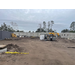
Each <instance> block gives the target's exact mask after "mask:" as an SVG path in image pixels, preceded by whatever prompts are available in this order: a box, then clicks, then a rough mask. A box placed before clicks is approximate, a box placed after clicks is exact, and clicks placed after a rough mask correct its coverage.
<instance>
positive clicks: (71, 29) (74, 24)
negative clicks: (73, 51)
mask: <svg viewBox="0 0 75 75" xmlns="http://www.w3.org/2000/svg"><path fill="white" fill-rule="evenodd" d="M61 32H72V33H75V22H72V23H71V25H70V29H63V30H62V31H61Z"/></svg>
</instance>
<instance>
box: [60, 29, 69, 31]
mask: <svg viewBox="0 0 75 75" xmlns="http://www.w3.org/2000/svg"><path fill="white" fill-rule="evenodd" d="M61 32H69V30H68V29H63V30H62V31H61Z"/></svg>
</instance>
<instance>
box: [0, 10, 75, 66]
mask: <svg viewBox="0 0 75 75" xmlns="http://www.w3.org/2000/svg"><path fill="white" fill-rule="evenodd" d="M53 10H54V11H53ZM53 10H42V11H39V10H34V11H33V10H31V9H29V10H26V9H25V10H17V9H16V10H0V12H1V15H2V17H1V20H0V24H1V26H0V65H75V60H74V59H75V21H74V20H75V17H74V15H72V16H73V17H74V19H73V18H72V17H71V18H72V19H71V18H70V17H69V15H70V13H69V14H67V13H68V12H70V11H72V10H64V12H65V13H64V12H63V10H62V11H61V10H59V11H57V10H55V9H53ZM7 11H9V14H8V13H7ZM13 11H14V12H15V13H13ZM25 11H26V12H27V11H28V12H29V11H30V12H31V13H30V12H29V14H27V13H28V12H27V13H26V12H25ZM37 11H39V12H40V13H38V12H37ZM51 11H52V13H51ZM3 12H4V13H5V12H6V14H7V15H8V16H7V15H6V18H7V19H6V20H5V19H3V20H2V18H3V17H4V16H5V15H4V13H3ZM53 12H55V13H54V14H55V15H56V16H55V15H54V14H53ZM34 13H35V14H34ZM56 13H57V14H56ZM52 14H53V15H52ZM59 14H60V15H59ZM64 14H65V15H64ZM11 15H13V16H11ZM16 15H17V16H16ZM20 15H21V16H20ZM27 15H28V16H27ZM66 15H67V17H69V19H70V20H68V18H66ZM10 16H11V20H10ZM51 16H52V17H53V16H54V17H53V18H52V17H51ZM58 16H59V17H58ZM62 16H64V17H62ZM13 17H14V18H13ZM27 18H28V19H27ZM62 18H63V19H62ZM5 22H6V23H7V24H6V23H5ZM2 23H3V24H2ZM70 23H71V24H70ZM10 24H11V25H10ZM69 25H70V26H69Z"/></svg>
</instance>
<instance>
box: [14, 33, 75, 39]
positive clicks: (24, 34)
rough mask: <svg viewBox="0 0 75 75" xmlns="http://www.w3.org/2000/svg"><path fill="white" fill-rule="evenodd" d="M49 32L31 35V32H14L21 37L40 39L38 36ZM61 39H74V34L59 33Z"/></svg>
mask: <svg viewBox="0 0 75 75" xmlns="http://www.w3.org/2000/svg"><path fill="white" fill-rule="evenodd" d="M48 33H49V32H41V33H38V32H37V33H33V32H30V33H29V32H14V34H16V35H21V36H22V35H23V36H29V37H30V36H36V37H40V34H48ZM59 34H60V36H61V38H68V39H75V33H59Z"/></svg>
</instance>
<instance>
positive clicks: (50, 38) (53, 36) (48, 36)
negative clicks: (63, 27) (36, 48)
mask: <svg viewBox="0 0 75 75" xmlns="http://www.w3.org/2000/svg"><path fill="white" fill-rule="evenodd" d="M58 36H59V33H54V32H50V33H49V34H44V35H40V40H46V41H54V40H56V37H58Z"/></svg>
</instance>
